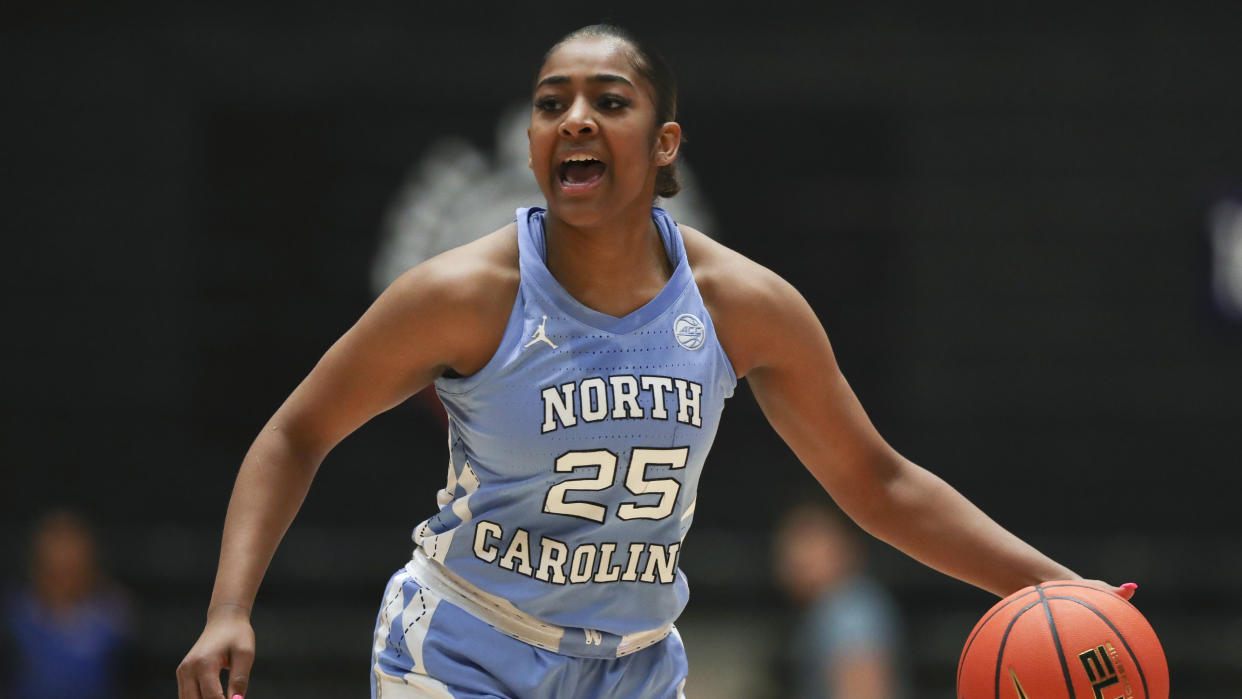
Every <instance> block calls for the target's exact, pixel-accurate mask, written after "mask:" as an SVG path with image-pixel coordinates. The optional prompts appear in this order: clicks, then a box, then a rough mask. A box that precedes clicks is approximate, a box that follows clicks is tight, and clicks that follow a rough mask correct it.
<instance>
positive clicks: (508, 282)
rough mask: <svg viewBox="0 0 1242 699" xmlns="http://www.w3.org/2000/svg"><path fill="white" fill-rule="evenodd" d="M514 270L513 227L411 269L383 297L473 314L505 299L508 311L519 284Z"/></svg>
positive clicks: (516, 252)
mask: <svg viewBox="0 0 1242 699" xmlns="http://www.w3.org/2000/svg"><path fill="white" fill-rule="evenodd" d="M518 270H519V267H518V244H517V224H516V223H510V224H509V225H507V226H504V227H503V228H500V229H497V230H496V231H493V232H491V233H489V234H487V235H484V236H482V237H480V238H478V239H476V240H473V241H471V242H469V243H466V244H465V245H462V246H459V247H456V248H452V249H450V250H447V251H445V252H443V253H440V254H439V255H436V256H435V257H432V258H430V259H428V260H426V261H425V262H422V263H421V264H418V265H416V266H414V267H411V268H410V269H408V270H406V271H405V272H404V273H403V274H402V275H401V276H400V277H398V278H397V279H396V281H394V282H393V283H392V285H391V286H390V287H389V289H388V291H386V292H385V293H387V294H395V295H397V296H398V297H400V298H402V299H404V300H406V301H408V302H411V303H413V302H422V303H435V304H440V305H443V306H445V307H446V310H454V311H466V312H479V311H482V310H484V309H485V308H488V307H491V306H495V305H497V302H498V301H503V298H504V297H506V296H507V298H508V306H512V302H513V299H514V297H515V296H516V295H517V287H518V283H519V281H520V275H519V271H518ZM501 305H504V304H503V303H502V304H501ZM507 312H508V307H507V306H506V308H505V313H507Z"/></svg>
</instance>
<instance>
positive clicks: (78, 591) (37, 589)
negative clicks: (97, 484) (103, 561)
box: [4, 510, 131, 699]
mask: <svg viewBox="0 0 1242 699" xmlns="http://www.w3.org/2000/svg"><path fill="white" fill-rule="evenodd" d="M29 563H30V579H29V584H28V586H27V587H24V588H21V589H18V590H14V591H11V592H10V593H9V594H8V595H7V596H6V599H5V610H4V611H5V635H6V636H7V637H8V638H7V639H6V640H7V641H8V644H9V646H10V648H11V650H10V652H8V653H6V655H7V656H8V657H7V658H6V659H5V663H6V665H8V666H9V668H8V672H7V673H5V675H6V676H5V683H6V684H7V685H8V686H7V687H5V688H4V689H5V690H7V691H8V692H9V694H8V695H7V696H11V697H12V699H67V698H69V697H72V698H73V699H114V698H119V697H120V696H121V693H120V691H119V690H120V680H121V674H122V673H121V665H122V663H123V662H125V661H126V656H127V655H128V647H129V645H130V641H131V634H130V628H131V627H130V614H129V605H128V603H127V601H126V599H125V596H124V595H123V594H122V593H121V591H120V590H119V589H118V588H116V587H115V586H114V585H112V584H111V583H109V582H108V581H107V580H106V579H105V577H104V575H103V571H102V570H101V569H100V566H99V561H98V558H97V556H96V547H95V537H94V535H93V533H92V532H91V530H90V528H89V527H88V526H87V524H86V522H84V521H83V520H82V518H81V517H79V516H78V515H76V514H74V513H73V512H69V511H66V510H57V511H53V512H50V513H48V514H46V515H44V516H43V517H42V518H41V519H40V520H39V521H38V522H37V524H36V525H35V528H34V531H33V534H32V536H31V541H30V559H29Z"/></svg>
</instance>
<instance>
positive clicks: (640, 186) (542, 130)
mask: <svg viewBox="0 0 1242 699" xmlns="http://www.w3.org/2000/svg"><path fill="white" fill-rule="evenodd" d="M625 49H626V44H625V43H623V42H621V41H619V40H617V39H613V38H582V39H576V40H573V41H570V42H568V43H566V44H564V45H562V46H561V47H560V48H558V49H557V50H556V51H554V52H553V53H552V55H551V56H549V57H548V60H547V62H546V63H545V64H544V66H543V69H542V70H541V71H540V73H539V77H538V79H537V81H536V86H535V94H534V103H533V108H532V110H531V121H530V129H529V131H528V133H529V135H530V167H531V170H533V171H534V173H535V179H536V180H537V181H538V183H539V188H540V189H541V190H543V194H544V197H545V198H546V199H547V202H548V208H549V210H550V211H552V212H554V213H555V214H556V215H557V216H559V217H561V218H563V219H565V220H567V221H569V222H571V223H576V224H582V225H589V224H591V223H593V222H596V221H598V220H599V218H600V217H601V216H606V215H608V214H610V213H615V212H617V211H619V210H624V209H626V208H628V207H638V208H641V209H642V210H644V211H647V210H648V209H649V207H650V205H651V200H652V196H653V193H654V191H655V176H656V171H657V169H658V168H659V167H660V166H661V165H667V164H669V163H671V162H672V161H673V159H674V158H675V157H676V154H677V146H678V145H679V143H680V138H681V129H680V127H679V126H678V125H677V124H675V123H672V122H670V123H668V124H656V121H655V106H654V104H653V103H652V98H651V95H652V91H651V88H650V86H649V85H648V84H647V82H646V81H645V80H644V79H643V78H642V77H641V76H639V75H638V74H637V72H636V71H635V70H634V68H633V66H632V65H631V64H630V61H629V58H628V57H627V56H626V53H625ZM646 215H648V216H649V215H650V213H649V211H648V213H647V214H646Z"/></svg>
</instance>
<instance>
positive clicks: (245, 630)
mask: <svg viewBox="0 0 1242 699" xmlns="http://www.w3.org/2000/svg"><path fill="white" fill-rule="evenodd" d="M253 663H254V629H253V628H252V627H251V625H250V611H249V610H248V609H245V608H244V607H240V606H236V605H224V606H220V607H216V608H213V609H212V610H211V611H209V612H207V626H206V627H205V628H204V629H203V633H202V635H201V636H199V637H198V642H197V643H195V644H194V647H193V648H191V649H190V652H189V653H188V654H186V656H185V659H184V660H182V661H181V664H180V665H178V666H177V699H232V697H234V696H236V695H238V694H241V695H243V696H244V695H245V694H246V686H247V685H248V684H249V683H250V666H251V665H252V664H253ZM224 669H228V671H229V686H228V693H227V694H226V693H225V690H224V688H223V687H222V686H221V685H220V671H221V670H224Z"/></svg>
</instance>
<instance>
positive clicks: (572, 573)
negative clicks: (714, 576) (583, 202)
mask: <svg viewBox="0 0 1242 699" xmlns="http://www.w3.org/2000/svg"><path fill="white" fill-rule="evenodd" d="M652 217H653V219H654V221H655V223H656V225H657V228H658V229H659V232H660V236H661V238H662V239H663V242H664V247H665V250H666V252H667V254H668V259H669V261H670V262H671V263H672V264H673V265H674V270H673V274H672V277H671V278H670V279H669V280H668V283H667V284H666V285H665V286H664V288H663V290H661V291H660V292H659V293H658V294H657V295H656V296H655V298H653V299H652V300H651V301H650V302H648V303H647V304H646V305H644V306H642V307H641V308H639V309H638V310H636V311H634V312H632V313H630V314H629V315H626V316H624V317H622V318H617V317H614V316H610V315H606V314H604V313H600V312H598V311H595V310H593V309H591V308H588V307H586V306H584V305H583V304H581V303H579V302H578V301H577V300H576V299H574V298H573V297H572V296H571V295H570V294H569V293H568V292H567V291H565V289H564V288H563V287H561V285H560V284H559V283H558V282H557V281H556V279H555V278H553V276H552V274H551V273H550V272H549V271H548V268H547V264H546V262H545V260H546V249H547V248H546V243H545V237H544V228H543V221H544V210H543V209H541V208H538V207H531V208H529V209H518V211H517V224H518V249H519V258H520V271H521V282H520V284H519V287H518V292H517V298H516V299H515V301H514V304H513V310H512V312H511V314H510V316H509V320H508V325H507V327H506V328H505V333H504V338H503V339H502V340H501V343H500V346H499V348H498V349H497V350H496V353H495V355H494V356H493V357H492V358H491V360H490V361H489V362H488V363H487V365H485V366H484V367H483V368H482V369H481V370H479V371H478V372H477V373H475V374H473V375H471V376H467V377H460V378H444V377H442V378H440V379H437V380H436V391H437V392H438V394H439V396H440V399H441V401H443V403H444V406H445V408H446V409H447V411H448V415H449V439H448V441H449V452H450V462H449V472H448V484H447V487H446V490H447V492H448V494H449V496H451V497H452V500H451V501H450V502H449V503H448V504H446V505H444V506H443V507H442V508H441V509H440V511H439V513H437V514H436V515H434V516H432V517H431V518H429V519H428V520H426V521H424V522H423V523H421V524H419V525H418V527H417V528H416V529H415V531H414V540H415V542H416V543H417V544H418V546H419V547H420V548H421V549H422V551H423V552H424V553H425V554H426V555H427V556H428V557H429V558H431V559H434V560H436V561H439V562H440V563H441V564H443V565H444V566H445V567H447V568H448V569H449V570H450V571H451V572H453V573H455V574H456V575H457V576H459V577H460V578H462V579H464V580H465V581H466V582H468V583H470V584H471V585H473V586H475V587H477V588H479V589H481V590H482V591H484V592H486V593H490V594H491V595H495V596H498V597H501V598H504V599H505V600H508V602H510V603H511V604H513V605H514V606H515V607H517V609H518V610H520V611H521V612H525V613H526V614H529V615H530V616H533V617H535V618H536V619H538V620H540V621H543V622H547V623H551V624H556V625H558V626H563V627H573V628H581V629H595V630H599V631H604V632H608V633H610V634H618V635H623V634H631V633H635V632H639V631H643V630H649V629H654V628H657V627H660V626H664V625H667V624H669V623H671V622H672V621H673V620H674V619H675V618H676V617H677V616H678V614H680V612H681V610H682V608H683V607H684V606H685V604H686V600H687V598H688V595H689V593H688V589H687V585H686V580H685V576H684V575H683V574H682V573H681V571H680V570H679V569H678V567H677V562H678V557H679V554H680V552H681V547H682V541H683V539H684V537H685V535H686V531H687V529H688V528H689V527H690V522H691V520H692V519H693V515H694V508H695V494H696V491H697V488H698V483H699V475H700V473H701V472H702V468H703V461H704V459H705V458H706V457H707V452H708V449H709V448H710V446H711V443H712V440H713V438H714V437H715V435H716V428H717V426H718V424H719V420H720V414H721V410H722V409H723V407H724V401H725V399H726V398H728V397H729V396H731V395H732V393H733V388H734V386H735V385H736V383H737V379H736V377H735V376H734V373H733V368H732V366H731V365H730V363H729V360H728V358H727V357H726V356H725V353H724V350H723V349H722V348H721V346H720V343H719V342H718V341H717V339H716V334H715V331H714V329H713V327H712V319H711V317H710V316H709V315H708V313H707V309H706V308H705V307H704V305H703V299H702V297H701V296H700V295H699V290H698V287H697V286H696V285H695V283H694V278H693V276H692V274H691V272H690V266H689V264H688V262H687V261H686V252H685V247H684V246H683V244H682V239H681V233H680V231H679V230H678V229H677V226H676V224H674V223H673V221H672V219H671V218H669V216H668V214H667V213H666V212H664V211H663V210H662V209H658V208H653V209H652Z"/></svg>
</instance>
